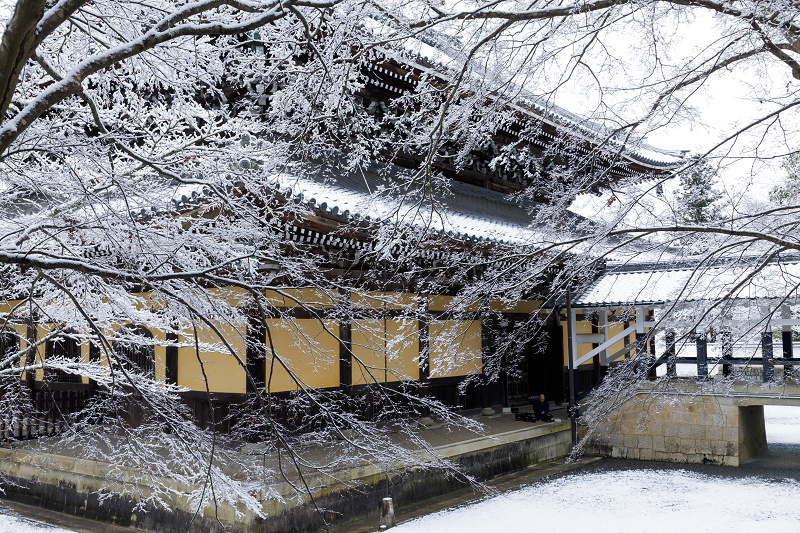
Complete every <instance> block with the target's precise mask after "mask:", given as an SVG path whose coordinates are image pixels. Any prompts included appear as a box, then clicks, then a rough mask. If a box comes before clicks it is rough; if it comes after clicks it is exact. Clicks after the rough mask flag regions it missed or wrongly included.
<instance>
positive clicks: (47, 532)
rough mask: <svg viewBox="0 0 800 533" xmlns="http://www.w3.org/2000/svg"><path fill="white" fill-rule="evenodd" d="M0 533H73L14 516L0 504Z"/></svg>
mask: <svg viewBox="0 0 800 533" xmlns="http://www.w3.org/2000/svg"><path fill="white" fill-rule="evenodd" d="M0 533H74V532H73V531H70V530H67V529H61V528H58V527H53V526H50V525H47V524H45V523H43V522H39V521H38V520H29V519H27V518H22V517H20V516H17V515H15V514H14V513H13V512H11V511H10V510H9V509H8V508H6V507H5V506H4V505H3V503H2V502H0Z"/></svg>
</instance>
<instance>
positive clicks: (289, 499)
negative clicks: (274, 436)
mask: <svg viewBox="0 0 800 533" xmlns="http://www.w3.org/2000/svg"><path fill="white" fill-rule="evenodd" d="M475 418H478V419H480V421H481V422H482V424H483V430H482V431H481V432H480V433H476V432H473V431H469V430H466V429H464V428H460V427H452V426H443V425H442V426H436V425H435V426H434V427H431V428H420V429H419V430H418V435H417V436H418V437H420V438H421V439H422V440H424V441H425V442H426V443H428V445H429V451H433V452H434V453H435V455H436V456H437V457H438V458H441V459H447V460H450V461H453V462H454V463H456V464H457V465H458V467H459V468H460V469H461V470H462V471H463V472H464V473H465V474H466V475H468V476H472V477H474V478H476V479H478V480H486V479H491V478H492V477H494V476H497V475H501V474H506V473H509V472H514V471H519V470H522V469H525V468H527V467H529V466H530V465H533V464H537V463H542V462H544V461H548V460H552V459H555V458H561V457H565V456H566V455H567V454H568V453H569V451H570V448H571V441H570V424H569V422H568V421H564V422H561V423H544V422H537V423H530V422H521V421H516V420H514V415H513V414H512V413H503V414H495V415H492V416H480V415H476V416H475ZM51 446H52V443H51ZM56 450H57V448H55V447H51V448H50V449H49V451H45V450H44V449H37V446H36V443H27V444H26V443H22V445H20V446H17V447H15V448H13V449H0V470H2V473H3V474H4V475H5V476H6V477H7V478H9V479H10V480H12V481H13V482H15V483H17V484H18V486H17V487H14V486H7V487H6V497H8V498H11V499H14V500H16V501H19V502H22V503H26V504H32V505H37V506H40V507H43V508H48V509H52V510H56V511H59V512H67V513H71V514H74V515H77V516H82V517H86V518H91V519H96V520H101V521H104V522H108V523H113V524H116V525H119V526H123V527H135V528H138V529H142V530H146V531H176V530H180V531H192V532H216V531H223V530H224V531H230V532H237V533H239V532H241V533H244V532H250V531H282V532H290V531H297V532H300V531H316V530H318V529H319V528H320V527H321V526H322V525H323V517H322V516H321V515H320V514H319V513H318V512H316V511H315V510H314V508H313V507H312V506H311V505H308V501H309V497H308V496H305V497H301V498H299V499H298V498H297V492H296V490H295V489H294V488H293V487H292V484H291V481H292V480H289V481H276V482H275V483H274V484H273V485H272V486H271V487H270V488H271V489H272V490H274V491H275V493H277V494H279V495H281V496H283V501H281V500H279V499H276V498H264V499H263V504H262V505H263V512H264V514H265V515H266V517H265V518H261V517H257V516H255V515H254V514H252V513H249V512H247V511H246V510H243V509H242V508H234V507H233V506H231V505H230V504H227V503H224V502H220V503H219V504H218V505H217V506H216V507H215V508H213V509H209V508H207V509H204V510H202V512H201V513H199V514H198V515H197V516H195V512H196V509H194V508H193V507H192V506H191V504H190V503H189V498H188V494H189V493H190V492H191V491H192V490H194V489H197V487H193V486H185V485H182V484H181V483H177V482H171V481H170V480H164V479H161V480H159V481H160V482H162V483H164V484H166V485H169V486H171V487H172V489H173V490H174V494H173V496H172V498H171V500H170V501H169V502H167V503H168V507H169V510H167V509H164V508H160V507H157V506H154V505H152V504H150V503H147V502H142V501H141V500H139V501H137V500H133V499H132V498H130V497H124V496H119V495H113V496H109V497H107V498H105V499H104V500H102V501H101V499H100V498H99V495H100V494H102V493H103V492H107V490H108V489H111V490H113V491H114V492H115V493H122V492H127V493H134V494H142V495H145V496H146V495H147V494H148V490H149V488H148V487H147V486H144V485H142V484H138V485H137V486H135V487H132V486H130V485H131V484H133V483H137V482H133V481H131V480H129V479H125V478H120V477H118V476H116V477H110V476H109V475H108V474H107V473H108V472H109V471H110V470H111V468H110V466H111V465H108V464H105V463H103V462H101V461H94V460H90V459H85V458H81V457H77V456H75V453H72V454H70V455H66V454H60V453H57V452H56ZM317 452H318V453H319V454H321V455H322V456H324V454H325V453H328V451H327V450H324V449H320V450H318V451H317ZM309 453H311V454H313V453H314V450H310V451H309ZM254 460H255V459H254ZM258 460H270V459H269V458H268V457H267V458H266V459H265V458H263V457H259V458H258ZM306 482H307V483H308V484H309V486H310V487H311V493H312V494H313V495H314V496H315V500H316V504H317V505H318V506H319V507H321V508H324V509H326V511H325V520H326V521H327V522H328V523H329V524H333V525H335V524H343V523H347V522H349V521H352V520H355V519H358V518H360V517H364V516H367V515H369V514H371V513H374V511H375V510H376V509H377V508H378V505H379V503H380V500H381V499H382V498H383V497H385V496H386V493H387V490H388V491H389V492H390V493H391V495H392V497H393V498H394V501H395V506H396V507H397V508H399V509H401V508H403V507H404V506H407V505H410V504H411V503H413V502H417V501H420V500H424V499H426V498H430V497H433V496H437V495H441V494H446V493H448V492H451V491H453V490H458V489H461V488H464V487H465V486H469V485H468V484H467V483H465V482H464V481H463V480H462V479H459V478H457V477H455V476H448V475H443V473H442V472H441V471H440V470H437V469H425V468H419V469H407V470H404V471H396V472H392V471H390V472H389V476H388V478H387V473H386V471H385V467H384V466H383V465H371V464H357V465H352V466H349V467H344V468H341V469H339V470H338V471H336V472H334V473H332V474H331V473H327V474H325V475H316V476H315V475H313V473H312V474H310V475H307V476H306ZM257 497H258V495H257ZM137 504H141V509H137V508H136V506H137Z"/></svg>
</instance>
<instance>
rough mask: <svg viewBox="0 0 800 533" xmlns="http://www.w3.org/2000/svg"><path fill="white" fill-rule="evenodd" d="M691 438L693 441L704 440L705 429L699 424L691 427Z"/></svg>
mask: <svg viewBox="0 0 800 533" xmlns="http://www.w3.org/2000/svg"><path fill="white" fill-rule="evenodd" d="M691 437H692V438H693V439H695V440H705V439H706V427H705V426H703V425H700V424H696V425H693V426H692V427H691Z"/></svg>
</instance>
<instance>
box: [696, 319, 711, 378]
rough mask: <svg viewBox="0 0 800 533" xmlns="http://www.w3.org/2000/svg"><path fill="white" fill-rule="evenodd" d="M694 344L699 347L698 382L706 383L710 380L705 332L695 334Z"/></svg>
mask: <svg viewBox="0 0 800 533" xmlns="http://www.w3.org/2000/svg"><path fill="white" fill-rule="evenodd" d="M694 342H695V345H696V346H697V380H698V381H705V380H707V379H708V346H707V345H706V333H705V331H704V332H701V333H697V332H695V336H694Z"/></svg>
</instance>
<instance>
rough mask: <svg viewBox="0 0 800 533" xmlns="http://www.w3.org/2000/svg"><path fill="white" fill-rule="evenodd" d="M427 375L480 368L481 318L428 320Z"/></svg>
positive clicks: (478, 371)
mask: <svg viewBox="0 0 800 533" xmlns="http://www.w3.org/2000/svg"><path fill="white" fill-rule="evenodd" d="M428 331H429V332H430V337H429V338H430V377H432V378H441V377H448V376H464V375H468V374H478V373H480V371H481V364H482V357H481V347H482V340H481V321H480V320H433V321H431V323H430V326H429V330H428Z"/></svg>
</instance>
